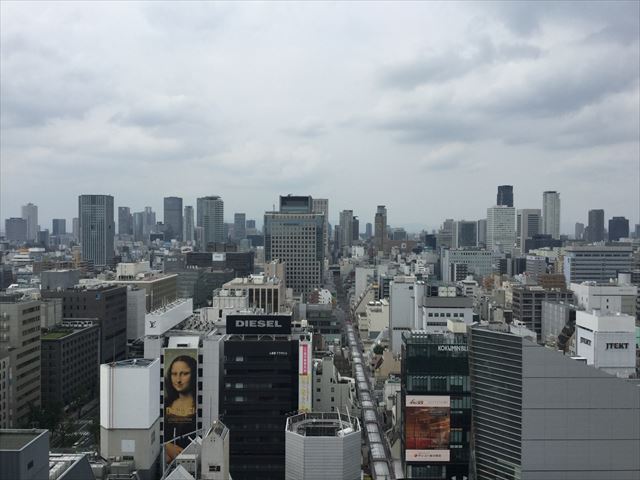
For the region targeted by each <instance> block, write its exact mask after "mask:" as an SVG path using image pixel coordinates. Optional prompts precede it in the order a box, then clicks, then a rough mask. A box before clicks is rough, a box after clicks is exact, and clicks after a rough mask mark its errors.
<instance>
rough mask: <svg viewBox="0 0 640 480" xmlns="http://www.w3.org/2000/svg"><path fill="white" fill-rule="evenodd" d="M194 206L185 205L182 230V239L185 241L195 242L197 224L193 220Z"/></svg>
mask: <svg viewBox="0 0 640 480" xmlns="http://www.w3.org/2000/svg"><path fill="white" fill-rule="evenodd" d="M193 218H194V217H193V207H192V206H191V205H186V206H185V207H184V219H183V226H184V231H183V232H182V239H183V240H184V241H185V242H193V241H194V240H195V237H194V230H195V224H194V220H193Z"/></svg>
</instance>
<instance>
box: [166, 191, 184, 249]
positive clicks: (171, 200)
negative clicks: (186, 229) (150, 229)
mask: <svg viewBox="0 0 640 480" xmlns="http://www.w3.org/2000/svg"><path fill="white" fill-rule="evenodd" d="M164 228H165V231H164V232H165V237H164V238H165V240H172V239H176V240H178V241H179V242H181V241H182V198H180V197H164Z"/></svg>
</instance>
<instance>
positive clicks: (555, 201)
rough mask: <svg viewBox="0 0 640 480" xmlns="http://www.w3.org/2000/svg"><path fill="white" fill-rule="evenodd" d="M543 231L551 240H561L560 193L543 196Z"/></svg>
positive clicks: (550, 192) (553, 192) (552, 192)
mask: <svg viewBox="0 0 640 480" xmlns="http://www.w3.org/2000/svg"><path fill="white" fill-rule="evenodd" d="M542 221H543V229H542V230H543V231H542V233H545V234H547V235H551V238H555V239H558V238H560V193H559V192H555V191H547V192H544V193H543V194H542Z"/></svg>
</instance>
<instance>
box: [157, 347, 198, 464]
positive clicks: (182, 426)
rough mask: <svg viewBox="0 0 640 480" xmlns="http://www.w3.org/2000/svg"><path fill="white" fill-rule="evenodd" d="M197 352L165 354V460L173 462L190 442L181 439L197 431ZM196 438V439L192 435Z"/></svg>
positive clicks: (181, 350) (169, 351)
mask: <svg viewBox="0 0 640 480" xmlns="http://www.w3.org/2000/svg"><path fill="white" fill-rule="evenodd" d="M197 390H198V350H197V349H195V348H171V349H165V351H164V403H163V413H164V418H163V420H164V441H165V442H169V441H171V443H166V444H165V459H166V461H167V463H171V462H173V460H174V459H175V458H176V456H178V454H179V453H180V452H181V451H182V450H184V449H185V448H186V447H187V446H188V445H189V443H190V440H189V438H188V437H183V438H178V437H181V436H183V435H186V434H188V433H192V432H193V431H195V430H196V425H197V422H196V412H197V411H198V409H197V404H196V400H197V398H198V391H197ZM192 437H193V436H192Z"/></svg>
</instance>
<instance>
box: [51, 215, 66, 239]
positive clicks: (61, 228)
mask: <svg viewBox="0 0 640 480" xmlns="http://www.w3.org/2000/svg"><path fill="white" fill-rule="evenodd" d="M51 224H52V225H51V235H65V234H66V233H67V221H66V220H65V219H64V218H54V219H53V220H52V221H51Z"/></svg>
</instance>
